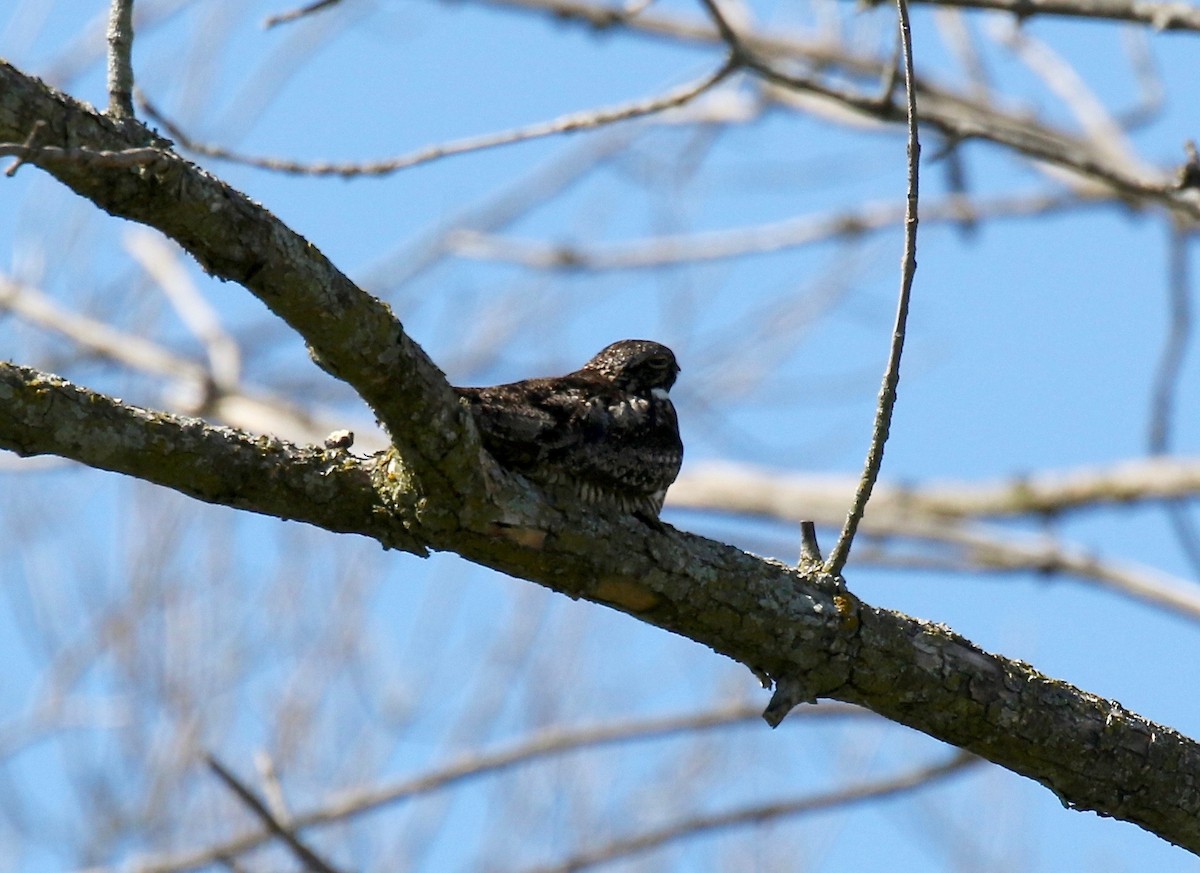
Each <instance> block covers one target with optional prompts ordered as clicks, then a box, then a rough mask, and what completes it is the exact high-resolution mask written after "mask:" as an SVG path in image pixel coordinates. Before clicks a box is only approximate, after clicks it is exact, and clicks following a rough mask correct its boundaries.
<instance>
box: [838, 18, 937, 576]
mask: <svg viewBox="0 0 1200 873" xmlns="http://www.w3.org/2000/svg"><path fill="white" fill-rule="evenodd" d="M896 8H897V11H898V14H899V18H900V42H901V44H902V45H903V54H904V93H905V96H906V98H907V103H908V196H907V203H906V204H905V212H904V255H903V258H902V260H901V275H900V299H899V302H898V303H897V305H896V325H895V327H894V328H893V330H892V344H891V349H890V351H889V353H888V363H887V368H886V369H885V370H884V373H883V387H882V388H881V389H880V392H879V409H878V410H877V412H876V414H875V426H874V428H873V430H872V433H871V448H870V449H869V450H868V452H867V461H866V467H865V469H864V470H863V475H862V479H860V480H859V483H858V488H857V489H856V490H855V492H854V502H853V503H852V504H851V507H850V512H849V514H848V515H847V516H846V523H845V524H844V525H843V526H842V532H841V533H840V534H839V535H838V539H837V542H836V543H834V546H833V551H832V552H831V553H830V555H829V559H828V560H827V561H826V562H825V570H826V572H828V573H830V574H831V575H833V576H837V575H839V574H840V573H841V572H842V568H843V567H845V566H846V560H847V559H848V558H849V557H850V546H851V544H852V543H853V542H854V533H855V531H856V530H858V523H859V522H860V521H861V520H862V517H863V513H864V512H866V509H867V501H868V500H870V499H871V489H873V488H874V487H875V480H876V479H878V478H879V470H880V468H881V467H882V466H883V447H884V444H885V443H886V442H887V438H888V431H889V430H890V429H891V426H892V410H893V409H894V408H895V406H896V388H897V386H899V384H900V356H901V354H902V353H903V351H904V335H905V330H906V325H907V324H908V301H909V297H910V296H911V295H912V285H913V277H914V276H916V273H917V199H918V188H919V184H918V183H919V179H920V169H921V166H920V165H921V143H920V141H919V139H918V138H917V92H916V87H915V85H914V84H913V56H912V32H911V30H910V28H909V23H908V6H907V5H906V2H905V0H896ZM887 99H888V100H889V101H890V100H891V96H890V94H889V95H888V97H887Z"/></svg>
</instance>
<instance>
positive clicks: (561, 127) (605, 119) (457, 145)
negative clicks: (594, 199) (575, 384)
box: [142, 60, 737, 178]
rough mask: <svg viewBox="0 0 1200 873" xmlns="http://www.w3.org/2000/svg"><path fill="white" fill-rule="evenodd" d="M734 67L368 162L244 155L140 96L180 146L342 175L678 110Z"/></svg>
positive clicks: (382, 171) (274, 166) (390, 169)
mask: <svg viewBox="0 0 1200 873" xmlns="http://www.w3.org/2000/svg"><path fill="white" fill-rule="evenodd" d="M735 69H737V64H736V63H734V62H733V61H732V60H729V61H726V62H725V63H724V64H722V65H721V66H720V67H718V68H717V69H716V70H715V71H714V72H712V73H709V74H708V75H706V76H702V77H701V78H699V79H697V80H696V81H694V82H690V83H688V84H687V85H682V86H680V87H679V88H673V89H672V90H670V91H668V92H666V93H665V94H662V95H660V96H658V97H651V98H648V99H645V100H635V101H632V102H629V103H624V104H621V105H619V106H612V107H609V108H606V109H589V110H586V111H584V112H575V113H572V114H570V115H563V116H561V117H559V118H556V119H553V120H551V121H542V122H538V123H537V124H530V125H526V126H525V127H518V128H514V129H512V130H505V131H501V132H499V133H489V134H483V135H481V136H472V137H467V138H465V139H459V140H453V141H451V142H446V143H440V144H437V145H431V146H426V147H425V148H422V149H418V150H416V151H415V152H411V153H409V154H407V155H403V156H401V157H398V158H390V159H388V160H384V161H371V162H369V163H350V164H342V163H330V162H316V163H306V162H302V161H292V160H287V159H284V158H266V157H257V156H254V155H243V154H239V153H237V152H234V151H231V150H229V149H225V148H222V147H220V146H214V145H208V144H206V143H201V142H197V141H196V140H195V139H193V138H192V137H191V136H189V135H188V134H187V133H185V132H184V131H183V130H181V129H180V128H179V126H178V125H177V124H175V123H174V122H172V121H170V120H169V119H167V118H166V117H165V116H164V115H163V114H162V112H161V111H159V110H158V109H157V108H156V107H155V106H154V105H153V104H151V103H150V102H149V101H148V100H146V99H145V98H142V107H143V108H144V109H145V111H146V114H147V115H148V116H150V117H151V118H153V119H155V120H156V121H158V122H159V123H160V124H161V125H162V126H163V127H164V128H166V130H167V131H168V133H170V135H171V136H173V137H174V138H175V139H176V140H178V141H179V143H180V145H182V146H183V147H184V148H186V149H188V150H189V151H193V152H195V153H197V154H201V155H206V156H208V157H212V158H219V159H220V160H225V161H232V162H234V163H238V164H245V165H247V166H251V167H258V168H260V169H263V170H274V171H276V172H280V173H293V174H297V175H308V176H341V177H343V178H349V177H354V176H386V175H389V174H391V173H395V172H399V171H400V170H407V169H409V168H410V167H415V166H417V165H419V164H426V163H429V162H430V161H435V160H438V159H440V158H448V157H453V156H455V155H462V154H467V153H469V152H478V151H484V150H486V149H492V148H496V147H497V146H504V145H512V144H513V143H519V142H527V141H529V140H532V139H540V138H542V137H546V136H553V135H555V134H560V133H574V132H576V131H580V130H592V129H594V128H598V127H604V126H607V125H610V124H616V123H618V122H622V121H630V120H633V119H636V118H642V117H645V116H647V115H653V114H655V113H658V112H664V111H666V110H668V109H676V108H678V107H680V106H683V105H684V104H686V103H688V102H689V101H691V100H694V99H695V98H696V97H698V96H700V95H701V94H703V93H704V92H705V91H708V90H709V89H711V88H713V87H714V86H715V85H717V84H719V83H720V82H722V81H723V80H724V79H725V78H726V77H727V76H729V74H730V73H732V72H733V71H734V70H735Z"/></svg>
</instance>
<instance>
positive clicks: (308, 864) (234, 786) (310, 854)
mask: <svg viewBox="0 0 1200 873" xmlns="http://www.w3.org/2000/svg"><path fill="white" fill-rule="evenodd" d="M205 763H207V764H208V768H209V769H210V770H212V771H213V773H215V774H216V775H217V778H219V779H220V780H221V781H222V782H224V783H225V786H226V787H227V788H228V789H229V790H230V791H232V792H233V793H234V795H235V796H236V797H237V798H238V800H240V801H242V803H244V804H245V805H246V807H247V808H248V809H249V810H250V811H251V812H253V813H254V814H255V815H256V816H258V818H259V819H260V820H261V821H262V822H263V824H265V825H266V826H267V828H268V829H269V830H270V831H271V833H272V834H273V835H275V836H277V837H279V839H281V840H282V841H283V842H284V844H285V845H286V846H287V847H288V848H289V849H290V850H291V852H292V854H293V855H295V856H296V860H298V861H299V862H300V863H301V864H303V865H304V869H306V870H310V871H314V873H339V871H338V869H337V868H336V867H334V866H333V865H332V864H330V863H329V862H328V861H326V860H325V859H324V858H322V857H321V856H319V855H318V854H317V853H316V852H314V851H313V850H312V849H310V848H309V847H308V846H307V845H305V843H304V842H303V841H302V840H301V839H300V838H299V837H298V836H297V835H296V832H295V830H294V829H293V828H289V827H287V826H286V825H284V824H283V823H282V822H280V821H279V820H278V819H277V818H276V817H275V815H274V814H273V813H272V812H271V810H269V809H268V808H267V805H266V804H265V803H263V802H262V801H261V800H259V799H258V797H256V796H255V794H254V792H253V791H251V790H250V789H249V788H247V787H246V786H245V785H243V784H242V783H241V782H240V781H239V780H238V778H237V777H236V776H234V775H233V773H231V772H230V771H229V769H228V768H226V767H225V766H224V765H223V764H222V763H221V762H220V761H218V760H217V759H216V758H215V757H214V756H213V755H206V756H205Z"/></svg>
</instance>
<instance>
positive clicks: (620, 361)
mask: <svg viewBox="0 0 1200 873" xmlns="http://www.w3.org/2000/svg"><path fill="white" fill-rule="evenodd" d="M583 369H584V370H589V371H591V372H594V373H600V374H601V375H603V376H604V377H605V378H607V379H609V380H611V381H612V382H613V383H614V384H615V385H617V386H618V387H619V388H622V389H623V390H625V391H630V392H632V393H635V394H643V393H649V392H651V391H653V390H654V389H655V388H659V389H662V391H663V392H666V391H669V390H670V388H671V386H672V385H674V384H675V377H676V376H677V375H679V364H677V363H676V362H675V353H674V352H672V351H671V350H670V349H669V348H667V347H666V346H664V345H661V344H660V343H656V342H653V341H651V340H621V341H620V342H615V343H613V344H612V345H611V346H608V347H607V348H605V349H604V350H602V351H601V352H600V353H599V354H598V355H596V356H595V357H594V358H592V359H591V360H590V361H588V362H587V363H586V364H584V365H583Z"/></svg>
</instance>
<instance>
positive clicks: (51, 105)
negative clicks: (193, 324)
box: [0, 62, 490, 525]
mask: <svg viewBox="0 0 1200 873" xmlns="http://www.w3.org/2000/svg"><path fill="white" fill-rule="evenodd" d="M0 91H3V92H4V93H5V95H6V100H5V102H4V105H3V107H0V141H3V140H5V139H10V140H11V139H13V138H15V136H16V134H17V132H18V131H22V132H23V131H28V130H29V129H30V128H31V127H32V126H33V123H34V122H35V121H37V120H39V119H45V120H47V121H48V122H49V125H48V130H47V137H48V138H49V139H50V140H51V141H66V140H68V139H69V140H70V141H72V142H73V143H79V144H80V147H81V148H83V149H84V150H89V151H95V152H97V153H108V152H115V153H121V152H122V151H124V150H126V149H132V148H134V147H136V146H139V145H140V144H141V142H144V141H145V140H146V139H147V138H149V137H150V136H152V135H151V134H150V132H149V131H147V130H145V129H144V128H141V127H140V125H130V124H129V123H128V122H127V123H126V124H125V125H123V126H121V127H120V128H118V127H117V126H115V125H114V124H113V123H112V121H111V120H110V119H107V118H105V117H104V116H101V115H99V114H97V113H95V112H94V111H92V110H91V109H90V108H89V107H86V106H84V105H81V104H79V103H76V102H75V101H73V100H71V99H70V98H68V97H66V96H64V95H61V94H58V93H57V92H54V91H52V90H51V89H50V88H48V87H47V86H46V85H44V84H43V83H41V82H40V81H38V80H36V79H32V78H30V77H27V76H24V75H22V74H21V73H20V72H18V71H17V70H16V69H14V68H13V67H12V66H10V65H8V64H5V63H3V62H0ZM68 129H69V130H70V134H69V136H68V134H67V131H68ZM18 148H19V147H18ZM73 151H74V150H73V149H72V150H62V151H61V152H60V153H53V152H50V151H49V150H48V149H46V148H39V149H37V150H36V152H35V153H34V154H33V155H32V156H30V157H29V161H30V162H31V163H36V164H37V165H38V166H40V167H42V168H43V169H45V170H47V171H48V172H50V173H51V174H52V175H54V176H55V177H56V178H58V179H59V181H61V182H63V183H64V184H66V185H67V186H68V187H70V188H72V189H73V190H74V191H76V192H77V193H79V194H82V195H83V196H85V197H89V198H91V199H92V200H93V202H95V203H96V204H97V205H98V206H101V207H102V208H105V209H107V210H109V211H110V212H112V213H113V214H116V215H121V216H123V217H125V218H129V219H132V220H134V221H139V222H142V223H144V224H147V225H150V226H152V227H156V228H158V229H159V230H160V231H162V232H163V233H165V234H166V235H167V236H170V237H172V238H173V239H175V240H176V241H177V242H179V243H180V244H181V245H182V246H183V247H184V248H185V249H186V250H187V251H188V252H189V253H190V254H191V255H192V256H193V257H194V258H196V260H197V261H198V262H199V263H200V265H201V266H202V267H204V268H205V269H206V270H207V271H208V272H210V273H212V274H214V275H216V276H219V277H221V278H224V279H229V280H233V281H236V282H239V283H240V284H242V285H244V286H245V287H246V288H247V289H248V290H250V291H251V292H253V293H254V294H255V295H256V296H257V297H259V299H261V300H262V301H263V302H264V303H265V304H266V305H267V306H268V307H269V308H270V309H271V310H272V311H274V312H275V314H276V315H278V316H279V317H280V318H282V319H283V320H284V321H285V322H287V323H288V324H289V325H290V326H291V327H292V328H293V329H295V330H296V331H297V332H298V333H300V334H301V336H303V337H304V338H305V340H306V341H307V342H308V344H309V347H310V350H311V352H312V354H313V355H314V357H315V358H316V359H317V361H318V362H319V363H320V365H321V366H322V367H323V368H324V369H326V370H327V371H329V372H331V373H333V374H335V375H337V376H338V377H339V378H342V379H344V380H345V381H347V382H348V383H350V384H351V385H352V386H353V387H354V388H355V390H356V391H357V392H358V393H359V395H360V396H361V397H362V398H363V399H364V400H366V401H367V403H368V404H369V405H370V406H371V408H372V409H373V410H374V411H375V413H376V415H377V416H378V417H379V419H380V421H381V422H383V423H384V425H385V426H386V427H387V429H388V432H389V435H390V437H391V439H392V440H393V441H394V442H395V444H396V446H397V447H398V449H400V451H401V455H402V458H403V461H402V463H403V464H404V465H408V466H409V468H410V469H408V472H407V473H406V475H407V476H409V477H414V476H418V474H419V479H420V483H421V488H422V489H424V490H425V493H426V494H427V495H437V494H440V495H442V496H444V497H445V498H446V499H445V500H444V501H434V502H433V503H436V504H437V505H441V506H443V507H444V511H453V512H454V514H455V515H457V514H458V513H459V512H462V513H467V514H470V513H472V512H479V511H483V507H484V505H485V504H486V501H487V499H488V498H487V496H486V495H487V494H489V493H490V492H489V491H488V488H489V487H490V486H487V485H485V484H484V481H483V479H484V475H483V471H482V469H481V466H480V457H481V456H480V449H479V445H478V439H477V436H476V434H475V432H474V429H473V428H472V427H471V425H470V423H469V421H468V420H467V413H466V412H465V410H464V409H463V408H462V407H461V406H459V404H458V403H457V402H456V401H455V399H454V395H453V393H452V392H451V390H450V387H449V385H447V384H446V380H445V377H444V376H443V375H442V373H441V372H440V371H439V370H438V369H437V367H436V366H434V364H433V362H432V361H430V360H429V358H428V357H427V356H426V355H425V353H424V351H423V350H421V349H420V348H419V347H418V346H417V345H416V344H415V343H414V342H413V341H412V340H411V339H410V338H409V337H408V336H407V335H406V334H405V333H404V330H403V328H402V326H401V325H400V323H399V322H398V321H397V320H396V318H395V316H394V315H393V314H392V312H391V310H390V309H389V308H388V307H387V306H386V305H384V304H383V303H381V302H380V301H378V300H376V299H375V298H373V297H371V296H370V295H369V294H366V293H365V292H363V291H362V290H361V289H359V288H358V287H357V286H355V285H354V283H353V282H351V281H350V279H349V278H347V277H346V276H345V275H344V274H343V273H341V272H340V271H339V270H338V269H337V268H336V267H334V265H333V264H332V263H330V262H329V260H328V259H327V258H325V257H324V255H322V254H321V253H320V252H319V251H318V250H317V249H316V247H315V246H313V245H312V244H311V243H310V242H308V241H307V240H305V239H304V238H303V237H301V236H300V235H299V234H297V233H295V232H294V231H292V230H291V229H290V228H288V227H287V226H285V225H284V224H283V223H282V222H280V221H279V220H278V219H277V218H275V216H273V215H271V214H270V213H269V212H268V211H267V210H266V209H264V208H263V207H262V206H260V205H259V204H257V203H255V202H254V201H253V200H251V199H250V198H248V197H246V196H245V195H244V194H242V193H241V192H239V191H236V190H234V189H233V188H231V187H229V186H228V185H225V184H223V183H222V182H220V181H219V180H217V179H215V178H214V177H212V176H210V175H209V174H207V173H204V172H202V171H201V170H199V169H198V168H196V167H194V166H193V165H191V164H189V163H187V162H186V161H184V160H182V159H181V158H179V157H178V156H176V155H174V154H172V153H170V152H166V151H163V150H159V149H155V150H152V151H153V152H154V153H155V155H156V157H157V158H158V159H159V160H160V161H161V163H160V164H157V165H155V166H154V167H153V168H152V169H148V170H147V171H144V172H129V171H128V170H127V169H125V168H124V167H108V166H104V165H103V164H97V163H95V162H91V161H84V162H79V161H76V160H74V159H73V155H72V154H71V152H73ZM413 421H421V422H424V423H425V426H423V427H420V428H414V427H412V426H411V423H412V422H413ZM467 495H475V497H476V500H475V501H472V500H463V497H464V496H467ZM451 507H454V509H453V510H451ZM433 520H434V519H433V517H432V516H431V517H430V518H429V519H427V523H431V522H432V521H433ZM443 521H445V523H446V524H447V525H453V524H455V523H456V522H455V521H452V520H451V519H450V518H449V517H448V516H443Z"/></svg>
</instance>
